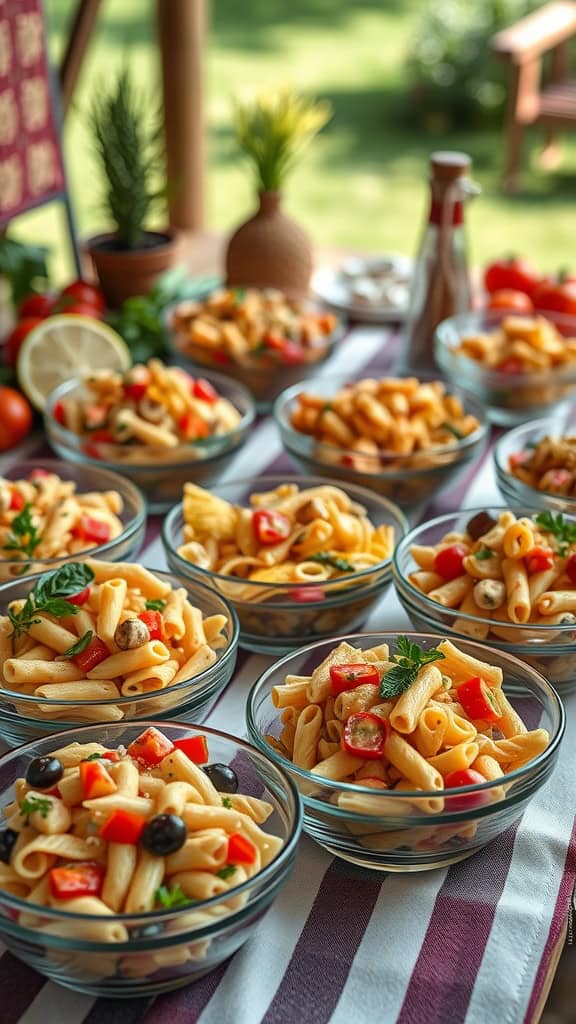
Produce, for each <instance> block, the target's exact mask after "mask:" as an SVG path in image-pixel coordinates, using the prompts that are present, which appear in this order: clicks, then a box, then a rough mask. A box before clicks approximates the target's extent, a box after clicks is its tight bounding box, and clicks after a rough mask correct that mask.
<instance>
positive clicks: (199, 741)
mask: <svg viewBox="0 0 576 1024" xmlns="http://www.w3.org/2000/svg"><path fill="white" fill-rule="evenodd" d="M174 746H175V747H176V749H177V750H181V751H182V753H183V754H186V757H187V758H189V759H190V761H194V764H208V744H207V743H206V737H205V736H204V735H203V734H202V733H201V734H200V735H198V736H189V737H188V738H187V739H185V740H174Z"/></svg>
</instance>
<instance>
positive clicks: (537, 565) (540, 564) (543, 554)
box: [525, 547, 554, 573]
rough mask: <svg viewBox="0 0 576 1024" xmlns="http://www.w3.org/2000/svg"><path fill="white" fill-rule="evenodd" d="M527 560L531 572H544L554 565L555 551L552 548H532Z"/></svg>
mask: <svg viewBox="0 0 576 1024" xmlns="http://www.w3.org/2000/svg"><path fill="white" fill-rule="evenodd" d="M525 562H526V568H527V570H528V572H529V573H533V572H544V571H545V570H546V569H552V567H553V566H554V552H553V551H551V550H550V548H541V547H535V548H532V550H531V551H529V552H528V554H527V555H526V558H525Z"/></svg>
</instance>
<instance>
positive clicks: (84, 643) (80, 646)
mask: <svg viewBox="0 0 576 1024" xmlns="http://www.w3.org/2000/svg"><path fill="white" fill-rule="evenodd" d="M93 636H94V632H93V630H91V629H87V630H86V632H85V633H84V636H81V637H80V639H79V640H78V642H77V643H75V644H72V647H69V648H68V650H67V651H64V654H63V655H62V657H63V658H74V657H75V655H76V654H82V651H85V650H86V648H87V647H88V644H89V643H90V641H91V639H92V637H93ZM98 757H100V755H98Z"/></svg>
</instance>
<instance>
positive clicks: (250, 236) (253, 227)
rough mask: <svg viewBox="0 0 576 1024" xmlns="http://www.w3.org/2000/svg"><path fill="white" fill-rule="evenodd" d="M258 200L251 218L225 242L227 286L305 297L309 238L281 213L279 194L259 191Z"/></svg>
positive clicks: (307, 277)
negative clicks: (274, 290)
mask: <svg viewBox="0 0 576 1024" xmlns="http://www.w3.org/2000/svg"><path fill="white" fill-rule="evenodd" d="M259 198H260V205H259V208H258V210H257V211H256V213H255V214H254V216H253V217H250V219H249V220H247V221H246V222H245V223H244V224H242V225H241V226H240V227H239V228H237V230H236V231H235V232H234V234H233V235H232V236H231V238H230V240H229V242H228V246H227V249H226V281H227V284H229V285H240V286H251V287H255V288H279V289H281V291H283V292H286V294H288V295H293V296H304V295H307V294H308V289H309V286H310V277H311V275H312V245H311V242H310V239H309V238H308V235H307V234H306V232H305V231H303V230H302V228H301V227H300V226H299V225H298V224H296V222H295V221H293V220H292V219H291V218H290V217H287V216H286V214H284V213H283V212H282V210H281V208H280V207H281V201H282V195H281V193H280V192H261V193H260V197H259Z"/></svg>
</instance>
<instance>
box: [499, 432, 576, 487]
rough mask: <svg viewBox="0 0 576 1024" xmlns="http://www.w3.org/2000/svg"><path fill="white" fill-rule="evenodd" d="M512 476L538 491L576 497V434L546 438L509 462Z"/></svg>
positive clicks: (514, 456)
mask: <svg viewBox="0 0 576 1024" xmlns="http://www.w3.org/2000/svg"><path fill="white" fill-rule="evenodd" d="M509 469H510V473H511V474H512V476H515V477H517V478H518V480H521V481H522V483H525V484H527V485H528V486H529V487H534V488H535V489H536V490H537V491H547V492H548V493H550V494H562V495H566V496H567V497H570V498H576V435H573V436H571V437H570V436H566V437H556V438H554V437H543V438H541V440H540V441H538V442H537V443H535V444H533V445H531V446H530V447H527V448H525V449H524V450H523V451H519V452H513V453H512V455H510V459H509Z"/></svg>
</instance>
